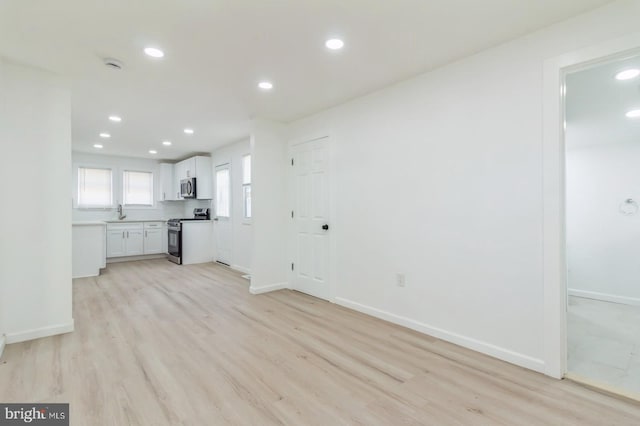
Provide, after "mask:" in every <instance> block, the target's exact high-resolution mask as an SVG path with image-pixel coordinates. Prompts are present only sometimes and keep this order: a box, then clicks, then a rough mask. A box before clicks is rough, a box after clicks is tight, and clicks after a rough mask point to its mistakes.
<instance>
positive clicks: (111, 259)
mask: <svg viewBox="0 0 640 426" xmlns="http://www.w3.org/2000/svg"><path fill="white" fill-rule="evenodd" d="M163 258H164V259H166V258H167V254H166V253H158V254H143V255H140V256H122V257H107V263H120V262H134V261H136V260H151V259H163Z"/></svg>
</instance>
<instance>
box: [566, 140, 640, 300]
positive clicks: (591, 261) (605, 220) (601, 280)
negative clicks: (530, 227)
mask: <svg viewBox="0 0 640 426" xmlns="http://www.w3.org/2000/svg"><path fill="white" fill-rule="evenodd" d="M569 130H570V129H569ZM570 135H571V132H570V131H568V132H567V143H571V136H570ZM638 164H640V146H638V145H637V144H635V143H622V144H619V143H611V142H609V143H603V144H601V145H595V146H590V147H587V148H580V149H573V150H569V151H568V152H567V258H568V264H569V292H570V294H576V295H581V296H587V297H595V298H600V299H604V300H609V301H616V302H621V303H629V304H637V305H640V262H638V254H639V253H640V212H638V213H637V214H635V215H630V216H626V215H624V214H622V213H621V212H620V205H621V204H623V203H624V201H625V200H626V199H628V198H633V199H634V200H635V201H636V202H637V203H640V168H639V167H638Z"/></svg>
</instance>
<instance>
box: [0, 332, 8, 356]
mask: <svg viewBox="0 0 640 426" xmlns="http://www.w3.org/2000/svg"><path fill="white" fill-rule="evenodd" d="M6 341H7V337H6V336H5V335H4V334H3V335H2V336H0V357H2V353H3V352H4V346H5V344H6Z"/></svg>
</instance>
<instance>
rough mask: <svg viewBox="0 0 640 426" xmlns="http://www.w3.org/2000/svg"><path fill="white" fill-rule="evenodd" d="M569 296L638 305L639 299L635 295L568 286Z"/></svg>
mask: <svg viewBox="0 0 640 426" xmlns="http://www.w3.org/2000/svg"><path fill="white" fill-rule="evenodd" d="M569 296H577V297H584V298H585V299H595V300H602V301H604V302H613V303H621V304H623V305H633V306H640V299H638V298H636V297H626V296H617V295H615V294H606V293H598V292H596V291H586V290H576V289H574V288H570V289H569Z"/></svg>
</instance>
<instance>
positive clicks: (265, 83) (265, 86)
mask: <svg viewBox="0 0 640 426" xmlns="http://www.w3.org/2000/svg"><path fill="white" fill-rule="evenodd" d="M258 87H259V88H261V89H262V90H271V89H273V83H271V82H269V81H261V82H260V83H258Z"/></svg>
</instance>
